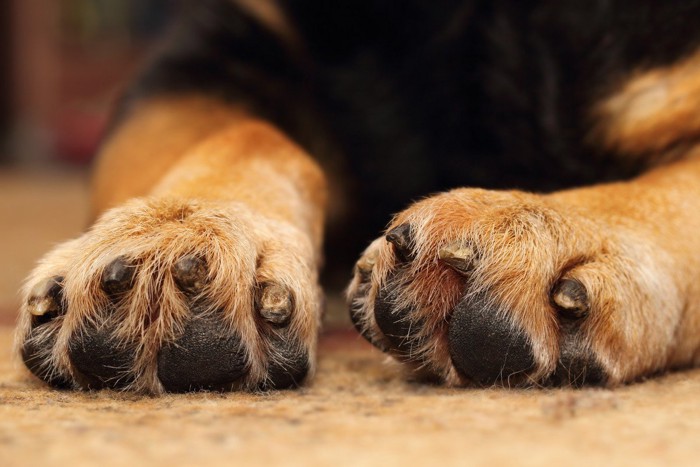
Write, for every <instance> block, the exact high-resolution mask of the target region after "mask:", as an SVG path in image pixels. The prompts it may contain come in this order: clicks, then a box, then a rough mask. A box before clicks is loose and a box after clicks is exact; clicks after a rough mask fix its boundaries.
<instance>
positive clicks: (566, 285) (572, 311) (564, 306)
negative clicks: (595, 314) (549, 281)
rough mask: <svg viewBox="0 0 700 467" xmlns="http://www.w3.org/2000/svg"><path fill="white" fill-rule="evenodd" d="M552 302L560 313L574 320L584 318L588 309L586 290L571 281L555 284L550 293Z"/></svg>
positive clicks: (576, 282)
mask: <svg viewBox="0 0 700 467" xmlns="http://www.w3.org/2000/svg"><path fill="white" fill-rule="evenodd" d="M552 301H553V302H554V304H555V305H557V306H558V307H559V308H560V309H561V310H562V311H564V312H566V313H567V314H568V315H569V316H571V317H574V318H580V317H583V316H585V314H586V313H588V309H589V308H590V304H589V302H588V294H587V292H586V288H585V287H584V286H583V284H581V283H580V282H578V281H577V280H573V279H563V280H561V281H560V282H559V283H558V284H557V286H556V288H555V290H554V292H553V293H552Z"/></svg>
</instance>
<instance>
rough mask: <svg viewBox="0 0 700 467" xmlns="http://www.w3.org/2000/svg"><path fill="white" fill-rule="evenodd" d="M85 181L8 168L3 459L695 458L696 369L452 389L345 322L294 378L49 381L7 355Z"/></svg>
mask: <svg viewBox="0 0 700 467" xmlns="http://www.w3.org/2000/svg"><path fill="white" fill-rule="evenodd" d="M83 180H84V177H83V175H82V174H62V175H60V176H56V175H41V176H38V175H36V174H26V173H3V172H2V171H0V190H1V195H2V196H0V222H1V226H2V228H1V229H0V257H1V258H3V266H2V268H0V323H2V324H0V465H1V466H3V467H14V466H30V465H31V466H35V465H41V466H49V465H61V466H71V467H76V466H82V465H90V466H92V465H100V466H101V467H108V466H112V465H114V466H124V465H128V466H135V465H164V466H179V465H183V466H190V465H192V466H194V465H203V466H212V465H227V466H231V465H265V466H270V465H285V466H287V465H291V466H295V465H299V466H316V465H318V466H327V465H334V466H344V465H348V466H362V465H381V466H382V467H388V466H393V465H401V466H413V465H440V466H442V465H488V466H499V465H533V466H534V465H537V466H541V465H553V464H556V465H566V466H578V465H581V466H584V465H585V466H590V465H634V466H645V465H664V466H666V465H674V466H676V465H689V466H690V465H700V370H693V371H686V372H678V373H672V374H669V375H667V376H663V377H660V378H656V379H652V380H649V381H646V382H642V383H638V384H634V385H630V386H625V387H622V388H618V389H614V390H603V389H585V390H578V391H576V390H569V389H548V390H538V389H533V390H505V389H461V390H454V389H445V388H440V387H433V386H427V385H420V384H414V383H409V382H406V381H405V380H404V378H402V377H401V375H400V374H399V373H398V372H397V371H396V369H395V368H393V367H392V366H391V365H388V364H385V360H386V359H385V357H384V356H383V355H382V354H380V353H379V352H378V351H376V350H374V349H372V348H371V347H370V346H369V345H368V344H365V343H364V342H363V341H362V340H361V339H360V338H359V337H357V336H356V335H355V334H354V333H352V332H351V331H340V330H334V331H329V332H327V333H326V334H325V335H324V336H323V338H322V339H321V347H320V360H319V369H318V372H317V375H316V378H315V379H314V380H313V381H312V382H311V384H309V385H308V386H307V387H304V388H302V389H301V390H298V391H285V392H270V393H265V394H243V393H230V394H218V393H198V394H186V395H169V396H165V397H157V398H152V397H142V396H135V395H131V394H120V393H114V392H110V391H102V392H93V393H71V392H60V391H53V390H50V389H48V388H47V387H45V386H44V385H42V384H41V383H40V382H38V381H37V380H35V379H33V378H32V377H31V376H29V375H28V374H27V373H26V372H25V370H24V369H23V368H22V366H21V364H19V363H18V362H17V361H16V360H14V359H13V358H12V352H11V348H12V346H11V342H12V327H11V324H12V322H13V321H14V314H15V310H16V305H17V297H16V295H15V290H16V289H17V287H18V286H19V283H20V281H21V279H22V277H23V276H24V275H25V274H26V273H27V272H28V270H29V268H30V267H31V264H32V262H33V261H35V260H36V259H37V258H38V256H39V255H40V254H41V253H43V252H44V251H45V250H46V249H48V247H49V246H50V244H51V243H53V242H56V241H59V240H62V239H66V238H68V237H70V236H72V235H74V234H75V233H77V232H78V231H79V229H80V228H81V227H82V219H83V218H84V217H83V216H84V214H83V213H84V210H85V199H84V195H83V193H84V192H83V189H82V188H81V185H82V183H83ZM337 326H338V325H337V323H336V324H334V325H331V326H329V327H330V328H332V329H335V328H337Z"/></svg>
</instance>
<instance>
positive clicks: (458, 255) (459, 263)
mask: <svg viewBox="0 0 700 467" xmlns="http://www.w3.org/2000/svg"><path fill="white" fill-rule="evenodd" d="M474 256H475V253H474V250H473V249H472V248H471V247H469V246H465V245H463V244H462V243H451V244H449V245H446V246H444V247H442V248H440V250H439V251H438V258H439V259H440V261H442V262H443V263H445V264H447V265H448V266H450V267H451V268H452V269H454V270H455V271H457V272H459V273H461V274H467V273H468V272H469V271H470V270H471V269H472V266H473V262H474Z"/></svg>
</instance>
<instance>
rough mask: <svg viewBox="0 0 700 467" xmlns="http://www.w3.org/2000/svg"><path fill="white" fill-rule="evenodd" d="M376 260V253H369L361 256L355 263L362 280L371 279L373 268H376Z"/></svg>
mask: <svg viewBox="0 0 700 467" xmlns="http://www.w3.org/2000/svg"><path fill="white" fill-rule="evenodd" d="M376 260H377V258H376V254H373V255H367V256H364V257H362V258H360V260H359V261H358V262H357V264H356V265H355V267H356V268H357V272H358V273H359V274H360V277H361V278H362V282H367V281H368V280H369V279H370V277H371V275H372V269H374V264H375V263H376Z"/></svg>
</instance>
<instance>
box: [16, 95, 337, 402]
mask: <svg viewBox="0 0 700 467" xmlns="http://www.w3.org/2000/svg"><path fill="white" fill-rule="evenodd" d="M94 192H95V197H94V205H95V207H96V210H97V211H101V210H104V209H106V208H108V207H110V206H113V205H118V207H116V208H111V209H108V210H106V211H105V212H104V213H103V214H101V215H100V217H99V218H98V220H97V221H96V222H95V224H94V225H93V227H92V228H91V229H90V230H89V231H88V232H87V233H85V234H84V235H83V236H82V237H80V238H78V239H76V240H73V241H70V242H67V243H65V244H63V245H60V246H58V247H57V248H56V249H55V250H54V251H52V252H51V253H49V254H48V255H47V256H46V257H45V258H44V259H43V260H42V262H41V263H40V265H39V266H38V268H37V269H36V270H35V271H34V272H33V273H32V275H31V277H30V278H29V279H28V281H27V287H26V288H25V297H28V294H29V291H30V289H31V287H32V286H33V285H34V284H35V283H37V282H38V281H40V280H43V279H44V278H46V277H51V276H54V275H62V276H64V277H65V279H64V300H65V304H66V307H67V312H66V315H65V316H64V317H61V318H58V319H57V320H55V322H54V323H52V324H51V328H48V329H47V330H46V331H45V332H49V331H51V330H53V332H57V336H58V337H57V344H56V346H55V347H54V349H53V353H52V355H51V359H50V363H52V364H53V366H54V367H55V368H57V371H58V372H60V373H62V374H64V375H73V369H72V368H71V364H70V361H69V359H68V357H67V355H68V352H67V346H68V340H69V337H70V336H71V335H72V334H73V333H75V332H81V330H82V328H83V327H84V326H85V325H86V324H87V323H89V322H96V323H99V322H100V321H101V320H104V319H105V317H104V316H101V315H100V312H101V311H102V310H106V309H108V308H109V307H110V305H109V303H108V300H107V298H106V297H105V295H104V293H102V291H101V290H100V283H99V282H100V277H101V275H102V271H103V270H104V268H105V267H106V266H107V265H108V264H109V263H110V262H111V261H112V260H113V259H115V258H116V257H118V256H126V257H128V258H130V259H132V260H134V261H135V262H136V263H137V264H138V269H137V276H136V282H135V284H134V287H133V288H132V289H131V290H130V291H129V292H128V294H127V295H126V297H124V298H123V299H121V300H120V302H119V303H118V305H117V307H116V310H114V311H113V312H112V313H111V315H112V316H114V317H116V318H115V319H117V320H118V323H119V326H118V328H117V330H116V331H115V334H116V335H115V337H116V338H117V339H119V341H120V342H124V343H135V344H136V346H137V351H136V353H137V362H136V365H135V366H134V368H133V369H131V373H132V374H131V376H133V377H134V378H135V382H134V383H133V384H132V385H131V387H130V388H129V389H134V390H140V391H146V392H160V391H162V387H161V386H160V383H159V382H158V379H157V377H156V374H155V358H156V357H157V351H158V349H159V348H160V347H161V345H162V344H163V342H165V341H167V340H169V339H172V338H174V337H175V336H176V335H177V334H178V333H179V332H181V330H182V327H183V325H184V323H185V321H186V320H187V318H188V316H189V315H190V311H189V309H188V299H187V297H186V296H184V294H183V293H182V292H180V291H179V290H178V288H177V286H176V285H175V283H174V280H173V278H172V275H171V270H172V268H173V265H174V264H175V262H176V261H177V260H178V259H179V258H181V257H183V256H185V255H189V254H195V255H198V256H201V257H203V258H204V259H205V261H206V264H207V265H208V268H209V275H208V278H207V281H206V286H205V287H204V288H203V289H202V290H201V291H200V292H199V296H200V297H201V298H202V299H204V301H205V303H206V305H207V310H208V311H207V313H215V312H217V310H224V312H225V313H224V314H225V318H226V320H225V322H226V323H227V324H228V325H229V326H231V328H232V329H235V330H236V331H237V332H238V333H239V334H240V335H241V339H242V341H243V343H244V344H245V347H246V349H247V357H248V364H249V367H250V372H249V374H248V376H247V378H246V380H245V381H244V382H243V383H242V385H243V386H245V387H256V386H257V385H259V384H260V383H261V382H262V381H264V379H265V376H266V367H267V365H268V364H269V363H270V362H271V361H278V362H284V361H285V358H287V357H288V356H286V355H277V354H275V351H274V349H273V348H272V347H270V345H269V344H268V341H269V339H271V338H272V336H273V334H275V333H278V332H280V331H277V330H274V329H267V328H264V327H262V328H261V326H260V325H259V324H258V321H259V319H258V318H257V317H256V311H255V307H254V295H255V293H256V290H257V287H259V285H260V284H265V283H275V284H278V285H280V286H282V287H285V288H287V289H288V290H289V291H290V292H291V294H292V297H293V303H294V304H295V310H294V311H293V313H292V318H291V323H290V324H289V326H288V330H289V333H290V336H289V338H294V339H296V340H298V341H299V343H300V345H301V346H303V347H304V348H305V349H306V351H307V353H308V354H309V356H310V358H311V360H312V361H314V359H315V358H314V357H315V347H316V336H317V330H318V326H319V321H320V303H321V296H320V289H319V288H318V277H317V269H318V265H319V263H320V247H321V236H322V226H323V211H324V207H325V182H324V178H323V174H322V173H321V171H320V169H319V168H318V167H317V166H316V165H315V163H314V162H313V161H312V160H311V159H310V158H309V157H308V156H307V155H306V154H304V152H303V151H302V150H301V149H300V148H298V147H297V146H296V145H294V144H293V143H292V142H291V141H289V140H288V139H287V138H286V137H284V136H283V135H282V134H281V133H279V131H277V130H276V129H274V128H273V127H272V126H270V125H268V124H266V123H263V122H260V121H257V120H255V119H252V118H250V117H246V116H245V114H244V113H243V112H241V111H238V110H235V109H229V108H227V107H225V106H224V105H223V104H218V103H216V102H214V101H206V100H204V99H201V98H192V99H189V98H187V99H178V100H172V99H170V100H156V101H153V102H150V103H144V104H141V105H140V106H139V108H137V109H135V110H134V111H133V115H132V116H131V118H130V119H129V120H128V121H127V122H126V123H125V124H124V125H123V126H122V127H121V128H120V129H119V130H118V131H117V132H116V133H115V134H114V135H113V136H112V137H111V138H110V140H109V142H108V144H107V145H106V146H105V149H104V151H103V154H102V156H101V160H100V164H99V166H98V170H97V174H96V184H95V190H94ZM25 302H26V300H25ZM29 326H30V314H29V313H28V312H27V311H26V310H25V311H24V312H23V313H22V315H21V320H20V325H19V328H18V342H19V343H21V342H22V340H23V339H24V338H25V336H26V335H27V333H28V330H29ZM56 328H60V329H56ZM311 371H313V368H311Z"/></svg>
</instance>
